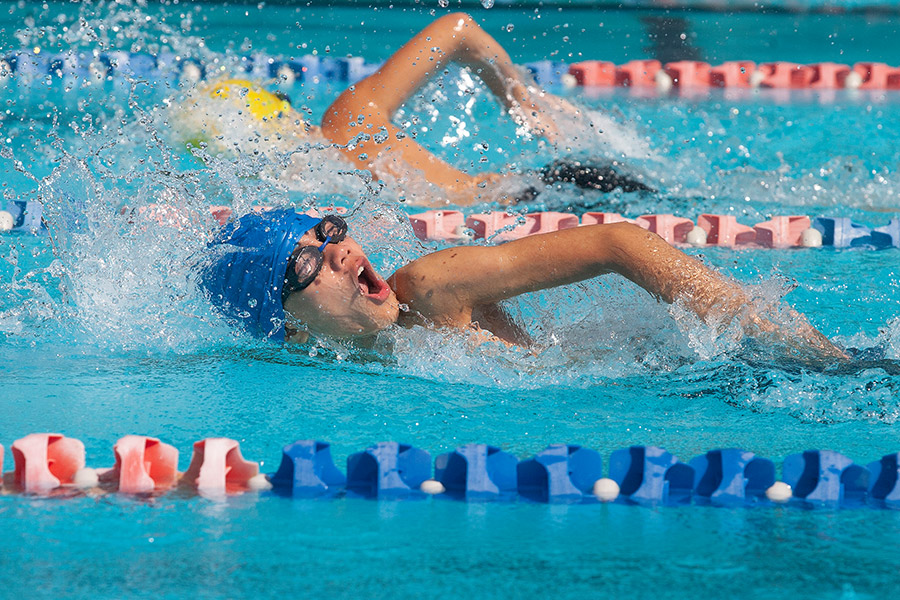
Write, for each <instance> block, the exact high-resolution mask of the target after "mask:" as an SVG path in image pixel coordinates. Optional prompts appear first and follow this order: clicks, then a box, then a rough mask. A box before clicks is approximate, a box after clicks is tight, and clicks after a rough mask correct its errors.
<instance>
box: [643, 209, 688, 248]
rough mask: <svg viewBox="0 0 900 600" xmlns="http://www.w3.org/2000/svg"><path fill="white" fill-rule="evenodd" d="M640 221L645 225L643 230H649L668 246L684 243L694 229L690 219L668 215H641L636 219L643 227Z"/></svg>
mask: <svg viewBox="0 0 900 600" xmlns="http://www.w3.org/2000/svg"><path fill="white" fill-rule="evenodd" d="M641 221H644V222H645V223H646V224H647V227H645V229H649V230H650V231H652V232H653V233H655V234H656V235H658V236H659V237H661V238H662V239H664V240H666V241H667V242H668V243H670V244H684V243H686V242H687V235H688V234H689V233H690V232H691V230H692V229H693V228H694V222H693V221H691V220H690V219H685V218H682V217H676V216H675V215H669V214H665V215H641V216H640V217H638V223H639V224H640V225H641V226H643V223H640V222H641Z"/></svg>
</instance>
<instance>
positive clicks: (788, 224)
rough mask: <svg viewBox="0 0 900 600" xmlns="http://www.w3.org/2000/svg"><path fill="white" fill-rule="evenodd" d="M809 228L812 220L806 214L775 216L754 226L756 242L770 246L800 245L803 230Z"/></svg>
mask: <svg viewBox="0 0 900 600" xmlns="http://www.w3.org/2000/svg"><path fill="white" fill-rule="evenodd" d="M809 228H810V220H809V217H806V216H790V217H773V218H772V220H770V221H765V222H763V223H757V224H756V225H754V226H753V229H754V230H756V243H757V244H759V245H760V246H766V247H768V248H790V247H792V246H800V245H802V244H801V240H802V238H803V232H804V231H806V230H807V229H809Z"/></svg>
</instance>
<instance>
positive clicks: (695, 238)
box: [686, 227, 706, 246]
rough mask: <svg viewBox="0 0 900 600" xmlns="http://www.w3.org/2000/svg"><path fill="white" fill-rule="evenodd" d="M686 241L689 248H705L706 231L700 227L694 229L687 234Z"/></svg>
mask: <svg viewBox="0 0 900 600" xmlns="http://www.w3.org/2000/svg"><path fill="white" fill-rule="evenodd" d="M686 241H687V243H688V244H690V245H691V246H705V245H706V230H705V229H703V228H702V227H694V228H693V229H691V230H690V231H689V232H688V234H687V238H686Z"/></svg>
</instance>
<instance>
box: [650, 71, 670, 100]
mask: <svg viewBox="0 0 900 600" xmlns="http://www.w3.org/2000/svg"><path fill="white" fill-rule="evenodd" d="M653 79H654V80H655V81H656V89H657V90H659V92H660V93H661V94H664V93H666V92H668V91H669V90H671V89H672V78H671V77H669V74H668V73H666V72H665V71H663V70H662V69H660V70H659V71H657V72H656V75H655V76H654V77H653Z"/></svg>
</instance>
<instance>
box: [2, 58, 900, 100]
mask: <svg viewBox="0 0 900 600" xmlns="http://www.w3.org/2000/svg"><path fill="white" fill-rule="evenodd" d="M381 64H382V63H380V62H369V61H367V60H366V59H365V58H362V57H358V56H355V57H330V56H317V55H311V54H309V55H305V56H301V57H298V58H294V57H284V56H270V55H267V54H262V53H256V54H252V55H249V56H241V57H235V58H229V59H226V58H214V59H211V60H201V59H199V58H196V57H190V56H181V55H178V54H175V53H172V52H161V53H159V54H147V53H141V52H124V51H111V52H96V51H94V52H91V51H68V52H61V53H49V52H44V51H42V49H41V48H33V49H21V50H17V51H14V52H9V53H7V54H5V55H2V56H0V82H2V81H3V80H4V79H9V78H11V77H12V76H18V78H21V79H23V80H25V81H29V80H34V79H37V78H45V77H49V78H50V79H51V80H53V79H56V80H79V79H80V80H82V81H85V82H102V81H109V80H113V79H116V78H124V79H138V80H140V79H143V80H169V79H178V80H184V81H188V82H198V81H201V80H203V79H214V78H216V77H225V76H233V75H235V74H237V73H244V74H247V75H250V76H252V77H256V78H259V79H276V80H278V81H280V82H284V83H285V84H288V85H291V84H294V83H310V84H320V83H345V84H347V83H354V82H356V81H359V80H360V79H362V78H364V77H367V76H368V75H371V74H372V73H374V72H375V71H376V70H378V68H379V67H380V66H381ZM524 66H525V68H526V69H528V70H529V71H530V72H531V73H532V75H534V77H535V79H536V80H537V82H538V83H539V84H541V85H545V86H567V87H576V86H581V87H631V88H640V89H643V90H645V91H647V90H656V91H657V92H661V93H667V92H669V91H671V90H686V89H690V90H695V91H696V90H706V89H713V88H740V89H751V88H774V89H794V90H798V89H808V90H833V89H861V90H879V91H882V90H900V67H896V66H891V65H888V64H886V63H881V62H858V63H855V64H853V65H848V64H840V63H834V62H820V63H813V64H798V63H793V62H787V61H773V62H764V63H759V64H757V63H756V62H754V61H750V60H735V61H726V62H724V63H722V64H719V65H712V64H709V63H706V62H702V61H689V60H683V61H674V62H668V63H662V62H660V61H658V60H655V59H640V60H631V61H628V62H626V63H624V64H620V65H617V64H615V63H613V62H610V61H601V60H585V61H580V62H576V63H566V62H563V61H554V60H541V61H533V62H528V63H525V64H524Z"/></svg>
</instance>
